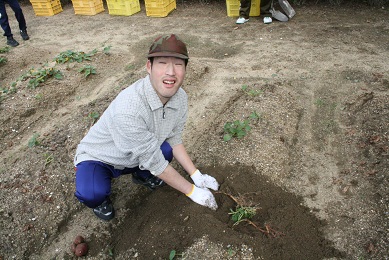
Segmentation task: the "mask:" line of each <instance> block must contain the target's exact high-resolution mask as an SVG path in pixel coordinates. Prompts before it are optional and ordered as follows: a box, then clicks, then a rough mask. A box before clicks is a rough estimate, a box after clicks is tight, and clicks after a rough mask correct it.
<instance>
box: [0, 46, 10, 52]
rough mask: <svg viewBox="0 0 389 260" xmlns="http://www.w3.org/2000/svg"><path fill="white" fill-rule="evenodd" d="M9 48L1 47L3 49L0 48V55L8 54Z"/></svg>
mask: <svg viewBox="0 0 389 260" xmlns="http://www.w3.org/2000/svg"><path fill="white" fill-rule="evenodd" d="M10 49H11V48H10V47H8V46H5V47H3V48H0V53H6V52H9V50H10Z"/></svg>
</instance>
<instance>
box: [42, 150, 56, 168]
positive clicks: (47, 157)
mask: <svg viewBox="0 0 389 260" xmlns="http://www.w3.org/2000/svg"><path fill="white" fill-rule="evenodd" d="M43 156H44V157H45V167H46V166H47V165H49V164H50V163H52V162H53V161H54V157H53V154H51V153H44V154H43Z"/></svg>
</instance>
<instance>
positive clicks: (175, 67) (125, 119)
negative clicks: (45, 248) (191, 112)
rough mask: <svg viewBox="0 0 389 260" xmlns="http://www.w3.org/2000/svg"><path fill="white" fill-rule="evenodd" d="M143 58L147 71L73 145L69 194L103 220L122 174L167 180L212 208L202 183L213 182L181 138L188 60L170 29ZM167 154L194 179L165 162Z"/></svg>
mask: <svg viewBox="0 0 389 260" xmlns="http://www.w3.org/2000/svg"><path fill="white" fill-rule="evenodd" d="M147 57H148V60H147V63H146V69H147V72H148V75H147V76H146V77H145V78H143V79H140V80H138V81H137V82H135V83H134V84H132V85H131V86H129V87H128V88H126V89H125V90H123V91H122V92H121V93H120V94H119V95H118V96H117V97H116V98H115V99H114V100H113V102H112V103H111V104H110V105H109V107H108V108H107V109H106V110H105V112H104V113H103V115H102V116H101V118H100V119H99V120H98V121H97V122H96V124H95V125H93V126H92V127H91V129H90V130H89V132H88V133H87V135H86V136H85V137H84V138H83V139H82V140H81V142H80V144H79V145H78V147H77V151H76V155H75V159H74V163H75V165H76V192H75V196H76V197H77V198H78V199H79V201H81V202H82V203H84V204H85V205H86V206H88V207H90V208H93V212H94V213H95V214H96V216H98V217H99V218H101V219H103V220H110V219H112V218H113V217H114V208H113V205H112V202H111V200H110V199H109V195H110V193H111V179H112V178H117V177H119V176H121V175H124V174H132V180H133V181H134V182H135V183H136V184H141V185H144V186H146V187H148V188H149V189H151V190H154V189H156V188H157V187H160V186H163V185H165V184H168V185H170V186H171V187H173V188H175V189H176V190H178V191H180V192H182V193H184V194H186V196H188V197H189V198H190V199H192V200H193V201H194V202H196V203H198V204H200V205H203V206H206V207H209V208H211V209H214V210H216V209H217V204H216V201H215V198H214V196H213V194H212V193H211V192H210V191H209V190H208V188H210V189H213V190H218V188H219V184H218V182H217V181H216V180H215V178H213V177H211V176H209V175H207V174H202V173H201V172H200V171H199V170H197V169H196V167H195V165H194V164H193V162H192V160H191V159H190V157H189V155H188V154H187V152H186V150H185V147H184V145H183V144H182V140H181V135H182V131H183V129H184V125H185V122H186V118H187V113H188V101H187V95H186V93H185V91H184V90H183V89H182V88H181V86H182V84H183V81H184V77H185V73H186V65H187V63H188V60H189V57H188V51H187V48H186V45H185V43H184V42H182V41H181V40H180V39H179V38H178V37H177V36H176V35H174V34H170V35H164V36H160V37H158V38H157V39H156V40H155V41H154V42H153V44H152V45H151V47H150V50H149V53H148V56H147ZM173 157H174V158H175V159H176V160H177V161H178V163H180V164H181V165H182V167H183V168H184V169H185V171H186V172H187V173H188V174H190V177H191V179H192V180H193V182H194V184H191V183H190V182H189V181H187V180H186V179H185V178H184V177H183V176H181V175H180V174H179V173H178V172H177V171H176V170H175V169H174V168H173V167H172V166H171V165H170V164H169V162H171V161H172V159H173Z"/></svg>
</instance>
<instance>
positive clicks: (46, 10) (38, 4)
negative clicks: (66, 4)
mask: <svg viewBox="0 0 389 260" xmlns="http://www.w3.org/2000/svg"><path fill="white" fill-rule="evenodd" d="M30 2H31V4H32V8H33V9H34V13H35V15H36V16H53V15H55V14H58V13H60V12H62V5H61V2H60V1H59V0H30Z"/></svg>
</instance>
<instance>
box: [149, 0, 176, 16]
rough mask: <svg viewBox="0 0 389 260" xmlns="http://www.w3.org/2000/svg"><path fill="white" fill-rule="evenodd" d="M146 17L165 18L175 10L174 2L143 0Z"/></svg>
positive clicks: (167, 0)
mask: <svg viewBox="0 0 389 260" xmlns="http://www.w3.org/2000/svg"><path fill="white" fill-rule="evenodd" d="M145 5H146V15H147V16H153V17H166V16H167V15H168V14H169V13H170V12H171V11H173V10H174V9H176V8H177V6H176V0H145Z"/></svg>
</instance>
